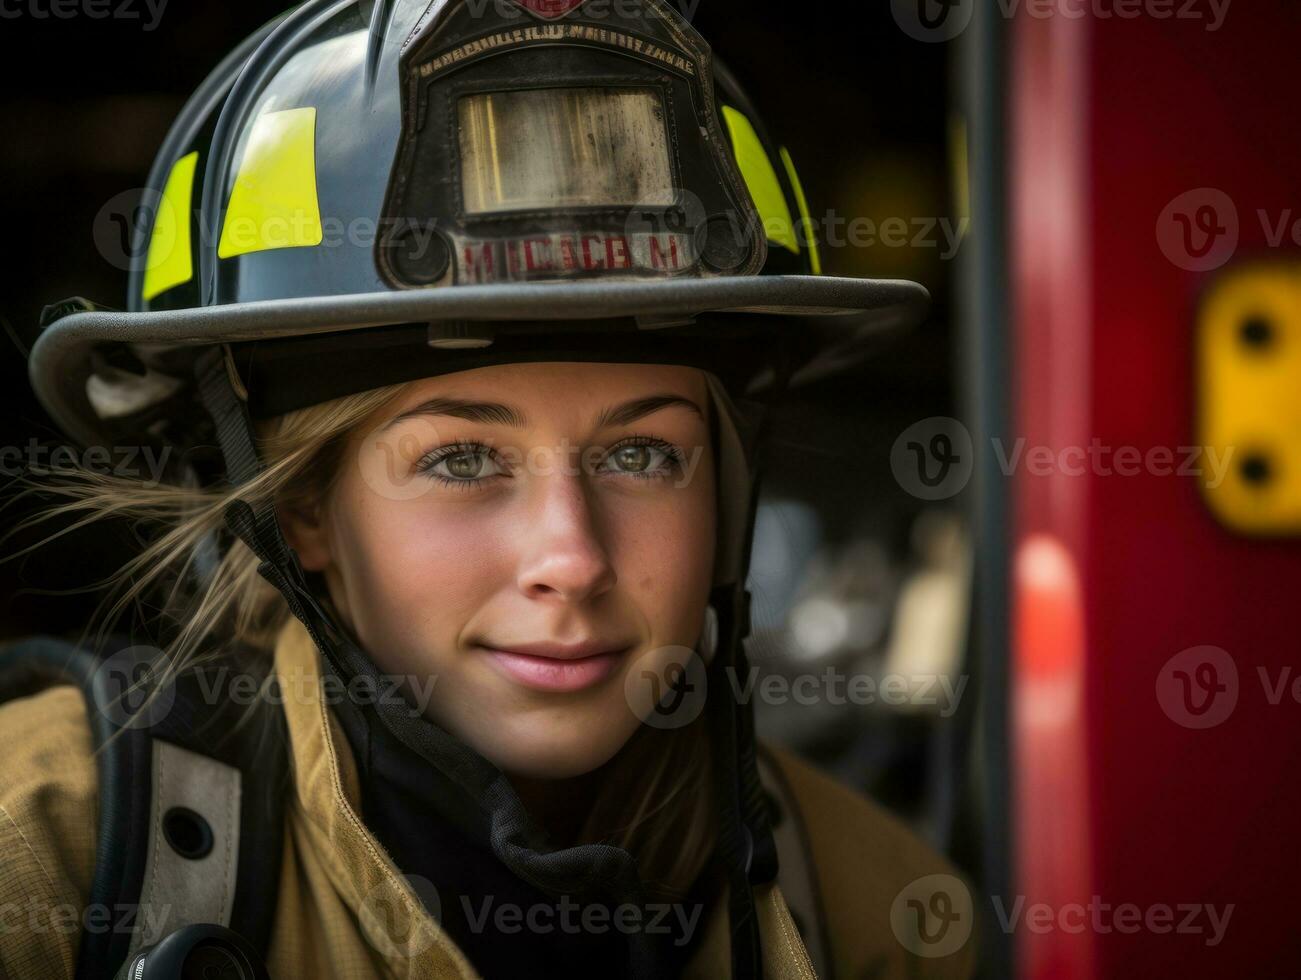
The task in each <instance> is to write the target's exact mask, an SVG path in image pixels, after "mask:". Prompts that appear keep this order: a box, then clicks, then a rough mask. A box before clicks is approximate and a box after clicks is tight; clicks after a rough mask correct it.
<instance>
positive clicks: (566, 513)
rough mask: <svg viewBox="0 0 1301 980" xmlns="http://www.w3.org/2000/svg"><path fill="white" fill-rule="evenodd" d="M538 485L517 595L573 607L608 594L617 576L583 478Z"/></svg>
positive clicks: (555, 477) (551, 478) (554, 478)
mask: <svg viewBox="0 0 1301 980" xmlns="http://www.w3.org/2000/svg"><path fill="white" fill-rule="evenodd" d="M537 483H538V484H539V488H538V491H537V492H538V494H539V499H538V501H537V507H536V509H534V510H533V511H532V514H531V515H530V516H531V518H532V524H531V527H530V528H529V529H528V530H527V531H526V532H525V540H526V542H527V545H526V546H525V548H524V554H523V557H522V560H521V562H520V573H519V588H520V591H521V592H523V593H524V594H525V595H528V596H529V597H531V598H547V597H555V598H561V599H564V600H566V601H569V602H577V601H582V600H585V599H591V598H595V597H596V596H598V595H600V594H601V593H603V592H605V591H607V590H609V589H610V588H611V587H612V586H613V585H614V583H615V581H616V578H617V576H616V575H615V571H614V565H613V563H612V562H611V561H610V555H609V553H608V552H607V550H606V545H605V542H604V540H603V538H602V532H601V527H600V519H599V517H600V515H599V514H598V513H597V511H596V508H595V507H594V506H593V501H592V499H591V497H592V495H591V493H590V492H589V489H588V488H587V487H586V486H585V485H584V482H583V479H582V477H581V476H574V475H554V474H553V475H550V476H547V477H545V478H542V479H540V480H538V481H537Z"/></svg>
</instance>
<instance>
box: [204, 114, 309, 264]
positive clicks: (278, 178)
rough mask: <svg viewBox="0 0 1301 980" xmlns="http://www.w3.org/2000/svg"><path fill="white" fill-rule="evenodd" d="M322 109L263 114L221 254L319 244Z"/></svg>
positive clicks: (244, 165) (233, 201)
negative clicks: (319, 126) (318, 142)
mask: <svg viewBox="0 0 1301 980" xmlns="http://www.w3.org/2000/svg"><path fill="white" fill-rule="evenodd" d="M324 237H325V234H324V232H323V230H322V229H321V205H320V202H319V201H318V200H317V196H316V110H315V109H314V108H312V107H310V106H308V107H306V108H302V109H284V110H282V111H280V112H268V113H265V114H263V115H261V116H259V117H258V118H257V121H256V122H255V123H254V124H253V131H252V132H251V133H250V134H249V137H248V146H247V148H246V149H245V150H244V159H243V161H242V162H241V163H240V167H239V175H238V176H237V177H236V178H235V187H234V189H233V190H232V191H231V194H230V202H229V203H228V204H227V205H226V220H225V221H224V222H223V224H222V228H221V241H220V242H219V243H218V245H217V255H219V256H220V257H221V258H223V259H229V258H231V257H232V256H236V255H245V254H247V253H248V252H262V251H265V250H267V249H272V248H294V247H297V246H300V245H319V244H321V241H322V239H323V238H324Z"/></svg>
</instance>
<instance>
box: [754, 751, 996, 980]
mask: <svg viewBox="0 0 1301 980" xmlns="http://www.w3.org/2000/svg"><path fill="white" fill-rule="evenodd" d="M761 751H762V755H763V756H764V757H765V759H766V761H767V762H768V763H769V764H770V766H771V767H772V768H773V769H775V770H776V772H777V773H778V777H779V778H780V780H781V782H782V784H783V787H782V789H783V795H785V796H787V797H788V798H789V799H790V800H793V802H794V809H795V810H796V811H797V812H796V813H795V814H783V816H782V817H781V819H794V820H795V821H796V822H797V823H798V825H799V836H800V837H801V838H802V840H803V844H804V851H805V853H806V854H807V856H808V859H809V861H810V862H811V864H812V875H813V879H814V884H815V887H816V890H817V892H818V896H817V905H818V907H819V918H820V919H821V922H822V926H823V935H824V936H825V939H826V943H827V945H828V946H829V947H830V961H831V964H832V972H833V975H834V976H835V977H837V978H845V977H864V976H871V977H881V978H893V977H900V978H904V977H907V978H915V977H925V978H935V980H966V978H968V977H971V976H973V975H974V973H975V967H976V942H977V935H978V930H977V929H976V928H975V926H976V922H975V913H974V903H973V902H972V897H973V896H974V895H975V892H974V890H973V889H972V888H971V886H970V884H969V883H968V882H966V881H965V880H964V879H963V877H962V875H961V874H960V873H959V872H958V871H957V870H956V869H955V868H954V867H953V866H952V865H951V864H950V863H949V862H948V861H947V860H946V859H945V858H943V857H942V856H941V855H940V854H939V853H937V852H936V851H935V850H934V849H933V848H932V847H931V846H930V845H928V844H927V843H925V842H924V841H923V840H922V839H921V838H919V837H918V836H917V835H916V834H915V833H914V832H913V831H912V830H911V829H909V828H908V827H907V826H906V825H905V824H904V823H903V822H902V821H901V820H899V819H898V818H897V817H895V816H894V815H892V814H890V813H889V812H887V811H886V810H885V809H884V808H883V807H882V806H880V805H879V804H877V803H875V802H873V801H872V800H869V799H868V798H866V797H864V796H862V795H861V794H859V793H856V792H854V791H853V790H852V789H850V788H848V787H847V786H845V785H843V784H842V783H839V782H837V781H836V780H835V779H833V778H832V777H830V776H829V775H827V774H826V773H824V772H821V771H820V770H818V769H817V768H815V767H814V766H812V765H810V764H809V763H808V762H805V761H804V760H803V759H801V758H799V757H798V756H797V755H795V754H794V753H792V752H790V751H789V750H786V749H782V748H779V747H777V746H774V745H771V744H767V743H765V744H764V745H763V746H762V750H761ZM782 860H783V861H785V860H788V857H787V856H786V855H785V854H782ZM933 876H943V877H933ZM935 886H938V887H940V888H943V889H944V890H945V891H947V892H950V893H952V896H953V898H955V899H957V900H958V905H957V906H955V907H957V908H961V909H965V910H966V917H965V918H966V921H965V922H963V921H961V920H955V921H954V922H953V923H952V926H951V928H953V929H955V930H957V931H956V932H954V933H952V934H950V933H948V932H947V931H946V932H945V933H944V936H943V938H942V939H941V940H940V941H938V942H935V943H933V944H928V943H927V942H924V941H919V938H918V936H917V935H916V926H910V920H909V919H908V915H910V914H912V910H911V909H909V907H908V906H909V901H908V900H909V898H910V897H915V896H913V895H912V894H911V892H912V891H917V890H919V889H927V888H933V887H935ZM905 891H908V892H909V894H907V895H905V894H904V893H905ZM926 897H929V895H927V896H926ZM964 900H965V904H964ZM901 911H902V913H903V914H902V915H901ZM892 916H894V918H893V919H892ZM958 940H960V942H959V941H958ZM937 953H939V954H942V955H935V954H937Z"/></svg>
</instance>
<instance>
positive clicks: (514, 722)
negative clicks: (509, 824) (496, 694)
mask: <svg viewBox="0 0 1301 980" xmlns="http://www.w3.org/2000/svg"><path fill="white" fill-rule="evenodd" d="M496 722H497V723H496V724H494V725H493V726H492V729H491V730H490V731H485V730H482V729H479V730H476V731H472V732H468V733H466V735H464V736H462V737H463V738H464V740H465V741H466V742H468V743H469V745H470V746H471V748H473V749H474V750H475V751H477V752H478V753H479V754H480V755H482V756H483V757H484V758H486V759H487V760H488V761H489V762H491V763H492V764H493V765H495V766H496V767H497V768H498V769H500V770H502V772H506V773H510V774H511V775H515V776H524V777H527V778H529V779H570V778H572V777H574V776H582V775H584V774H586V773H589V772H592V771H593V770H594V769H599V768H600V767H601V766H603V765H605V764H606V763H607V762H609V761H610V760H611V759H613V758H614V756H615V755H616V754H617V753H618V751H619V750H620V749H621V748H623V746H624V743H626V742H627V741H628V738H629V737H630V736H631V734H632V733H631V732H622V731H619V732H615V731H611V729H610V728H609V727H598V726H595V725H584V724H582V723H581V722H578V721H577V720H576V719H571V720H570V721H569V723H568V724H565V725H557V723H556V722H555V720H545V721H539V720H537V719H502V718H498V719H496Z"/></svg>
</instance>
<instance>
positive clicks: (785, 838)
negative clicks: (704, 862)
mask: <svg viewBox="0 0 1301 980" xmlns="http://www.w3.org/2000/svg"><path fill="white" fill-rule="evenodd" d="M758 760H759V776H760V779H761V780H762V782H763V789H764V795H765V796H766V797H767V802H768V807H769V810H770V812H771V814H772V828H773V839H774V840H775V841H776V844H777V853H778V856H779V858H780V864H779V870H778V873H777V887H778V888H780V889H781V893H782V897H783V898H784V899H785V900H786V906H787V908H788V909H789V910H790V913H791V918H792V919H793V920H794V921H795V925H796V927H797V928H798V929H799V932H800V938H801V939H803V940H804V948H805V950H806V951H807V952H808V954H809V961H810V962H811V963H812V964H813V971H814V972H815V973H816V974H817V975H818V976H819V977H821V978H823V980H834V975H833V969H832V960H831V944H830V942H829V940H828V938H827V919H826V914H825V912H824V909H823V903H822V890H821V888H820V887H819V885H818V876H817V865H816V864H815V863H814V861H813V851H812V847H811V845H810V843H809V835H808V831H807V829H806V828H805V826H804V817H803V815H802V814H801V812H800V805H799V800H798V799H797V798H796V796H795V793H794V791H793V790H792V789H791V787H790V784H789V783H788V782H787V781H786V777H785V775H784V774H783V773H782V770H781V765H780V763H779V762H778V761H777V760H776V759H775V758H774V757H773V756H772V753H771V752H769V751H768V749H767V747H766V746H764V745H763V743H762V742H761V743H759V745H758Z"/></svg>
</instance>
